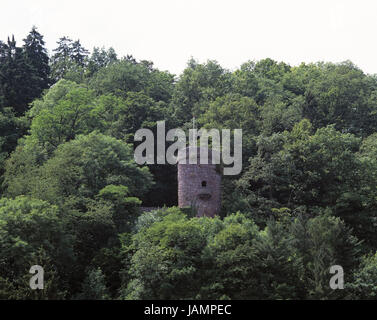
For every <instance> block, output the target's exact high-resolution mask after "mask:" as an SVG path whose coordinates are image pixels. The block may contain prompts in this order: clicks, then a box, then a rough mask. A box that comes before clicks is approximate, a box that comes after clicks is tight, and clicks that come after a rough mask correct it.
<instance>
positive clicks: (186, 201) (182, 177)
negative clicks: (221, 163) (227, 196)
mask: <svg viewBox="0 0 377 320" xmlns="http://www.w3.org/2000/svg"><path fill="white" fill-rule="evenodd" d="M190 149H191V148H186V149H183V150H181V151H180V154H179V158H178V206H179V207H180V208H183V207H189V206H192V207H195V208H196V209H197V214H198V216H199V217H201V216H208V217H214V216H215V215H216V214H218V213H219V211H220V205H221V173H220V172H219V170H218V165H216V164H212V157H211V150H208V153H209V154H208V164H200V148H197V159H198V161H197V164H189V161H188V159H189V152H190ZM184 150H185V151H184ZM184 159H186V161H184ZM183 162H186V164H184V163H183Z"/></svg>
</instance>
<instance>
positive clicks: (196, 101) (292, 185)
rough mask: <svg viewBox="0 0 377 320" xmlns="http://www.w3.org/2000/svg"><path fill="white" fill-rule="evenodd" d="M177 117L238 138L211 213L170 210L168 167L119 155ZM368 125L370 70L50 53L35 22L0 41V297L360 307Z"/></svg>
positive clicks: (373, 92) (368, 213)
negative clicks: (347, 302)
mask: <svg viewBox="0 0 377 320" xmlns="http://www.w3.org/2000/svg"><path fill="white" fill-rule="evenodd" d="M193 116H194V117H195V118H196V121H197V124H198V126H200V127H203V128H208V129H210V128H217V129H223V128H226V129H237V128H241V129H242V130H243V150H242V155H243V170H242V172H241V173H240V174H239V175H237V176H225V177H223V182H222V184H223V185H222V189H223V194H222V209H221V214H220V216H218V217H215V218H213V219H210V218H195V217H193V214H192V212H191V211H190V212H188V211H186V210H181V209H179V208H177V207H176V204H177V177H176V175H177V173H176V167H174V166H171V165H150V166H138V165H137V164H136V163H135V161H134V155H133V151H134V147H135V145H134V139H133V137H134V134H135V132H136V131H137V130H138V129H140V128H150V129H151V130H153V131H155V130H156V122H157V121H160V120H165V121H166V130H168V129H171V128H177V127H180V128H182V129H183V130H187V129H189V128H190V127H191V126H192V122H191V121H192V117H193ZM376 128H377V77H376V76H375V75H367V74H364V73H363V72H362V71H361V70H360V69H359V68H357V67H356V66H355V65H353V64H352V63H351V62H349V61H346V62H343V63H339V64H334V63H323V62H320V63H312V64H301V65H299V66H295V67H292V66H290V65H288V64H285V63H283V62H280V63H278V62H276V61H273V60H271V59H264V60H260V61H257V62H255V61H249V62H247V63H245V64H243V65H242V66H241V67H240V68H239V69H237V70H234V71H230V70H226V69H224V68H222V67H221V66H220V65H219V64H218V63H217V62H215V61H207V62H206V63H198V62H197V61H195V60H193V59H191V60H190V61H189V62H188V64H187V67H186V69H185V70H184V71H183V73H182V74H181V75H180V76H178V77H176V76H175V75H172V74H170V73H169V72H167V71H160V70H158V69H156V68H155V67H154V66H153V63H152V62H150V61H137V60H136V59H134V58H133V57H132V56H130V55H128V56H126V57H121V58H119V57H118V56H117V54H116V53H115V51H114V50H113V49H112V48H110V49H108V50H106V49H104V48H94V49H93V52H92V53H91V54H90V53H89V51H88V50H86V49H85V48H84V47H83V46H82V45H81V43H80V41H79V40H76V41H73V40H71V39H70V38H68V37H62V38H61V39H60V40H59V41H58V43H57V48H56V49H55V50H54V51H53V55H52V56H51V57H49V56H48V55H47V51H46V49H45V48H44V41H43V36H42V35H41V34H39V33H38V31H37V30H36V28H33V29H32V30H31V32H30V33H29V35H28V36H27V37H26V39H25V40H24V44H23V46H22V47H17V45H16V41H15V40H14V38H11V39H8V41H7V42H6V43H4V42H1V41H0V193H1V198H0V299H9V298H12V299H376V297H377V262H376V261H377V252H376V250H377V233H376V230H377V131H376ZM141 206H149V207H160V209H156V210H152V211H150V212H143V211H142V210H141V209H140V207H141ZM35 264H39V265H42V266H43V267H44V268H45V274H46V276H45V280H46V281H45V289H44V290H36V291H33V290H30V288H29V286H28V281H29V279H30V274H29V269H30V267H31V266H32V265H35ZM333 265H340V266H342V267H343V269H344V274H345V288H344V289H343V290H333V289H331V288H330V286H329V281H330V278H331V277H332V274H330V272H329V269H330V267H331V266H333Z"/></svg>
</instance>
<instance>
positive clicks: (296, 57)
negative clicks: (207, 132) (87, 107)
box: [0, 0, 377, 74]
mask: <svg viewBox="0 0 377 320" xmlns="http://www.w3.org/2000/svg"><path fill="white" fill-rule="evenodd" d="M0 12H1V15H0V16H1V18H0V39H1V40H6V37H7V36H8V35H11V34H14V35H15V37H16V40H18V42H19V43H20V42H21V40H22V39H23V38H25V36H26V34H27V33H28V32H29V31H30V29H31V27H32V26H33V25H36V26H37V27H38V30H39V32H40V33H42V34H43V35H44V37H45V41H46V44H47V48H48V49H49V50H52V49H53V48H54V47H55V44H56V41H57V40H58V38H59V37H61V36H64V35H67V36H69V37H70V38H72V39H73V40H76V39H80V40H81V43H82V44H83V45H84V46H85V47H86V48H88V49H90V50H91V49H92V48H93V47H94V46H99V47H101V46H105V47H110V46H112V47H113V48H114V49H115V50H116V52H117V53H118V55H119V56H123V55H126V54H132V55H133V56H134V57H135V58H136V59H138V60H141V59H146V60H151V61H153V62H154V63H155V66H157V67H158V68H160V69H162V70H169V71H171V72H173V73H175V74H179V73H180V72H181V71H182V70H183V69H184V67H185V66H186V63H187V61H188V59H189V58H190V57H191V56H192V57H194V58H195V59H198V60H199V61H200V62H204V61H206V60H207V59H214V60H217V61H218V62H219V63H220V64H221V65H222V66H224V67H226V68H229V69H235V68H237V67H239V65H240V64H242V63H243V62H246V61H248V60H258V59H262V58H267V57H270V58H273V59H275V60H278V61H285V62H287V63H290V64H291V65H297V64H299V63H301V62H316V61H333V62H340V61H344V60H347V59H348V60H351V61H352V62H354V63H355V64H356V65H358V66H359V67H360V68H361V69H363V70H364V71H365V72H366V73H377V1H376V0H358V1H355V0H352V1H350V0H334V1H332V0H326V1H324V0H308V1H305V0H281V1H278V0H263V1H262V0H258V1H255V0H249V1H246V0H245V1H241V0H228V1H222V0H134V1H128V0H121V1H115V0H101V1H97V0H91V1H79V0H60V1H55V0H32V1H31V0H1V1H0Z"/></svg>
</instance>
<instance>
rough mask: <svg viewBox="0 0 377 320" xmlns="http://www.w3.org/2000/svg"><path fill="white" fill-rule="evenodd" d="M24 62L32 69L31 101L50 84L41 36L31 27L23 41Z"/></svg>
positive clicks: (48, 69) (47, 60)
mask: <svg viewBox="0 0 377 320" xmlns="http://www.w3.org/2000/svg"><path fill="white" fill-rule="evenodd" d="M24 52H25V59H26V62H27V63H28V64H29V65H30V66H31V67H32V68H33V73H32V74H31V77H30V78H31V79H30V80H31V81H30V84H31V86H32V87H33V88H32V89H33V92H32V94H33V97H32V98H33V99H34V98H36V97H39V96H40V94H41V92H42V91H43V90H44V89H47V88H48V87H49V84H50V79H49V77H50V66H49V57H48V54H47V50H46V48H45V42H44V40H43V36H42V35H41V34H40V33H39V32H38V31H37V29H36V27H33V28H32V29H31V31H30V33H29V34H28V36H27V37H26V39H24Z"/></svg>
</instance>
